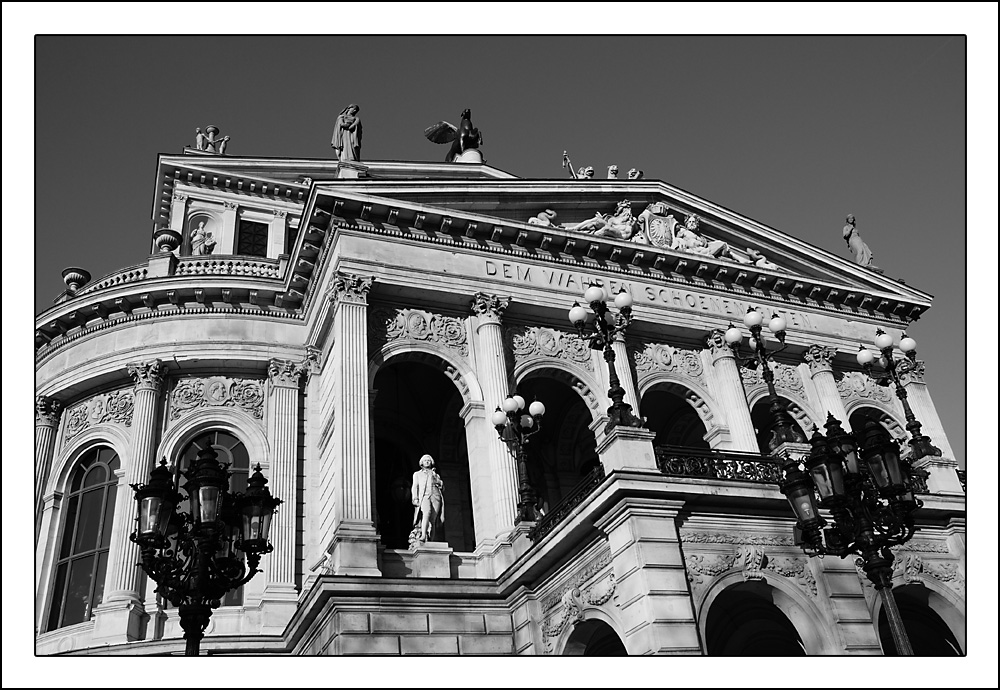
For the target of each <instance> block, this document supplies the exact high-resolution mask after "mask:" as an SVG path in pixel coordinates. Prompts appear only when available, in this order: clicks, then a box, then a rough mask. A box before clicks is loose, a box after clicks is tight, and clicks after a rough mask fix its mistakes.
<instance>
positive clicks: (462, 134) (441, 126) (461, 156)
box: [424, 108, 485, 163]
mask: <svg viewBox="0 0 1000 690" xmlns="http://www.w3.org/2000/svg"><path fill="white" fill-rule="evenodd" d="M424 136H425V137H427V138H428V139H430V140H431V141H433V142H434V143H435V144H447V143H449V142H450V143H451V148H450V149H448V155H447V156H445V157H444V160H445V162H446V163H482V162H484V160H485V159H484V158H483V154H482V153H481V152H480V151H479V147H480V146H482V145H483V135H482V133H481V132H480V131H479V129H478V128H476V127H473V126H472V111H471V110H470V109H469V108H466V109H465V110H463V111H462V120H461V122H460V123H459V125H458V127H456V126H455V125H453V124H451V123H450V122H445V121H444V120H442V121H441V122H438V123H437V124H436V125H431V126H430V127H428V128H427V129H425V130H424Z"/></svg>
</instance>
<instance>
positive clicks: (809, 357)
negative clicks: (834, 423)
mask: <svg viewBox="0 0 1000 690" xmlns="http://www.w3.org/2000/svg"><path fill="white" fill-rule="evenodd" d="M836 354H837V351H836V350H834V349H833V348H832V347H825V346H823V345H811V346H810V347H809V349H808V350H806V351H805V353H804V354H803V355H802V359H803V360H804V361H805V363H806V364H808V365H809V375H810V376H811V377H812V382H813V388H814V390H815V391H816V399H815V400H813V403H814V404H815V406H816V409H817V411H818V412H819V414H820V416H821V417H822V416H823V413H824V412H828V413H830V414H832V415H833V416H834V417H836V418H837V419H839V420H840V421H841V423H842V424H843V425H844V428H845V429H846V428H848V425H849V422H850V420H849V419H848V418H847V410H845V409H844V401H843V400H842V399H841V397H840V391H838V390H837V381H836V380H835V379H834V378H833V358H834V356H836ZM819 424H820V426H822V422H819Z"/></svg>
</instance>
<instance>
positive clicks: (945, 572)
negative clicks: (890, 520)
mask: <svg viewBox="0 0 1000 690" xmlns="http://www.w3.org/2000/svg"><path fill="white" fill-rule="evenodd" d="M892 550H893V552H896V553H895V556H896V558H895V560H893V562H892V578H893V579H894V580H895V579H896V578H902V580H903V581H904V582H905V583H907V584H914V583H915V584H921V583H922V581H923V580H924V579H925V578H927V577H932V578H934V579H935V580H937V581H938V582H941V583H942V584H944V585H945V586H947V587H949V588H950V589H952V590H953V591H955V592H956V593H957V594H958V595H959V596H961V597H962V598H965V574H964V573H963V572H962V571H961V570H960V569H959V565H958V563H957V562H956V561H944V560H940V559H934V560H931V559H925V558H924V557H923V556H921V555H920V554H918V553H914V552H912V551H910V552H897V549H896V548H893V549H892ZM899 551H902V550H899ZM854 567H855V569H856V570H857V572H858V578H859V579H860V580H861V584H862V585H864V587H865V589H866V593H867V594H869V595H871V594H872V593H873V592H874V585H873V584H872V582H871V580H869V579H868V576H867V575H866V574H865V571H864V570H863V569H862V567H861V559H860V558H859V559H857V560H856V561H855V562H854ZM868 590H871V591H870V592H869V591H868Z"/></svg>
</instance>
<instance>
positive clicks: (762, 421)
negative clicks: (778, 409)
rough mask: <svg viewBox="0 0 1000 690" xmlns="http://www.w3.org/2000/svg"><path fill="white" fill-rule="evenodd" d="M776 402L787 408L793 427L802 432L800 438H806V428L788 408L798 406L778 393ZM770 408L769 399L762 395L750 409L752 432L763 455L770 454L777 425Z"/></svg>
mask: <svg viewBox="0 0 1000 690" xmlns="http://www.w3.org/2000/svg"><path fill="white" fill-rule="evenodd" d="M778 402H780V403H781V405H782V407H784V408H785V409H786V410H788V412H789V415H788V416H789V418H791V420H792V424H793V425H794V427H795V428H796V429H798V430H799V432H800V433H801V434H802V440H803V441H805V440H806V439H808V438H809V436H810V434H807V433H806V430H805V429H804V428H803V426H802V424H801V423H800V421H799V420H798V419H796V416H795V415H793V414H792V410H791V409H790V408H791V407H792V406H794V407H795V408H796V409H797V408H798V406H797V405H795V404H794V403H792V402H791V401H790V400H788V399H787V398H783V397H781V396H780V395H779V396H778ZM770 408H771V402H770V399H769V398H768V397H764V398H761V399H760V400H758V401H757V402H756V403H754V406H753V408H751V410H750V421H751V422H753V428H754V432H755V433H756V434H757V447H758V448H759V449H760V452H761V454H763V455H768V454H770V452H771V447H772V445H774V443H773V437H774V431H775V428H776V427H777V423H776V422H775V419H774V416H773V415H772V414H771V409H770Z"/></svg>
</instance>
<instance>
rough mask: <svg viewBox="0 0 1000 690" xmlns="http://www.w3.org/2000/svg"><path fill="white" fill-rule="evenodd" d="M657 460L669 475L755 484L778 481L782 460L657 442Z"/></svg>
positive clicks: (661, 468) (662, 470) (779, 480)
mask: <svg viewBox="0 0 1000 690" xmlns="http://www.w3.org/2000/svg"><path fill="white" fill-rule="evenodd" d="M654 451H655V452H656V464H657V466H658V467H659V468H660V472H663V474H665V475H668V476H671V477H691V478H693V479H728V480H731V481H737V482H750V483H754V484H779V483H780V482H781V460H779V459H778V458H775V457H771V456H767V455H757V454H755V453H740V452H736V451H718V450H701V449H697V448H680V447H676V446H657V447H656V448H654Z"/></svg>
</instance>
